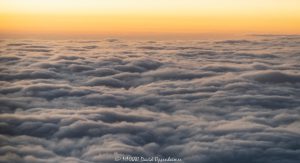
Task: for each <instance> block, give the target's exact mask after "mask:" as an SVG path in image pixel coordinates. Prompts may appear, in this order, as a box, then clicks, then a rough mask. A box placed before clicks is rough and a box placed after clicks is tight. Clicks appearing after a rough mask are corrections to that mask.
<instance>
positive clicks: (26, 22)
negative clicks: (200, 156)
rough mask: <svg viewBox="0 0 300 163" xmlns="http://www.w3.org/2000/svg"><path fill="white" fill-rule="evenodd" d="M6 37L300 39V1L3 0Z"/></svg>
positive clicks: (0, 16) (0, 10) (0, 26)
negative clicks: (264, 36)
mask: <svg viewBox="0 0 300 163" xmlns="http://www.w3.org/2000/svg"><path fill="white" fill-rule="evenodd" d="M0 22H1V23H0V33H1V34H2V35H3V34H4V35H40V34H42V35H105V36H110V35H112V36H118V35H120V36H136V35H176V34H177V35H196V34H257V33H258V34H300V1H299V0H264V1H261V0H251V1H250V0H209V1H207V0H205V1H204V0H156V1H154V0H0Z"/></svg>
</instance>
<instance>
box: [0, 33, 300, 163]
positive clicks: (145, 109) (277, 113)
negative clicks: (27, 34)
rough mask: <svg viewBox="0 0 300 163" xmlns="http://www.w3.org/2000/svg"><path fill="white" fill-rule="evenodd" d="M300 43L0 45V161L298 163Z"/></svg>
mask: <svg viewBox="0 0 300 163" xmlns="http://www.w3.org/2000/svg"><path fill="white" fill-rule="evenodd" d="M299 44H300V38H299V37H297V36H272V37H263V36H259V37H258V36H257V37H253V38H251V39H247V40H222V41H196V40H195V41H129V40H117V39H108V40H86V41H68V40H3V41H1V42H0V46H1V56H0V62H1V64H0V84H1V89H0V108H1V109H0V110H1V114H0V142H1V147H0V162H28V163H29V162H30V163H35V162H37V163H38V162H53V163H54V162H70V163H76V162H78V163H81V162H82V163H91V162H107V163H109V162H115V160H114V154H115V153H116V152H117V153H121V154H124V155H132V156H143V157H152V156H159V157H162V158H167V157H177V158H181V159H182V162H185V163H199V162H201V163H219V162H220V163H221V162H232V163H235V162H236V163H240V162H244V163H254V162H255V163H296V162H299V160H300V127H299V126H300V71H299V70H300V66H299V63H300V48H299ZM121 162H122V161H121ZM124 162H126V161H124Z"/></svg>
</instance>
